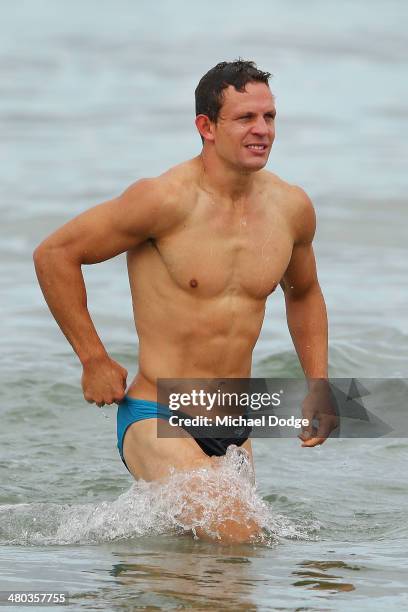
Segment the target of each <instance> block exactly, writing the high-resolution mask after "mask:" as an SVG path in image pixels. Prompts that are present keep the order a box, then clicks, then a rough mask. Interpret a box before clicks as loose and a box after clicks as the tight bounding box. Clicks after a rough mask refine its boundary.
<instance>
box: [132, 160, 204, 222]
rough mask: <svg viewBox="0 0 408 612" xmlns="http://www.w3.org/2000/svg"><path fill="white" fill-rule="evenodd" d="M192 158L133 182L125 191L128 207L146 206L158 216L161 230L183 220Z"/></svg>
mask: <svg viewBox="0 0 408 612" xmlns="http://www.w3.org/2000/svg"><path fill="white" fill-rule="evenodd" d="M191 172H192V170H191V168H190V164H189V162H184V163H183V164H178V165H177V166H174V167H172V168H170V169H169V170H167V171H166V172H164V173H163V174H160V175H159V176H155V177H148V178H140V179H138V180H136V181H135V182H134V183H132V184H131V185H130V186H129V187H128V188H127V189H126V190H125V191H124V193H123V194H122V196H121V199H122V200H123V201H125V202H126V204H127V209H128V210H129V211H132V210H134V211H135V212H136V211H137V209H139V210H140V209H141V208H142V209H143V211H145V213H146V214H149V215H151V216H152V217H153V218H154V219H155V220H156V223H155V225H156V227H157V228H158V233H161V232H162V231H165V230H167V229H170V228H171V227H173V226H175V225H177V224H178V223H180V222H182V221H183V220H184V219H185V217H186V215H187V214H188V207H187V206H186V201H188V195H189V194H188V192H189V186H190V189H191V187H192V186H193V181H192V180H189V178H188V175H189V173H190V174H191Z"/></svg>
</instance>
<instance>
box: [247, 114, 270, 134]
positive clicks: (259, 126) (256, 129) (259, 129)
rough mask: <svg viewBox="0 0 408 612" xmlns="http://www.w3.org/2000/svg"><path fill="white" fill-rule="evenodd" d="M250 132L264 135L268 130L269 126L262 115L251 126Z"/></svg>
mask: <svg viewBox="0 0 408 612" xmlns="http://www.w3.org/2000/svg"><path fill="white" fill-rule="evenodd" d="M251 131H252V133H253V134H259V135H260V136H264V135H266V134H268V132H269V126H268V124H267V122H266V121H265V119H264V117H259V118H258V119H257V120H256V121H255V123H254V124H253V126H252V130H251Z"/></svg>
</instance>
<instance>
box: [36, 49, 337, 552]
mask: <svg viewBox="0 0 408 612" xmlns="http://www.w3.org/2000/svg"><path fill="white" fill-rule="evenodd" d="M269 77H270V74H269V73H265V72H262V71H260V70H258V69H257V67H256V66H255V64H254V63H253V62H245V61H243V60H238V61H236V62H230V63H227V62H222V63H220V64H218V65H217V66H215V67H214V68H212V69H211V70H210V71H209V72H208V73H207V74H206V75H204V77H203V78H202V79H201V80H200V83H199V85H198V87H197V89H196V126H197V129H198V131H199V133H200V136H201V139H202V142H203V148H202V151H201V154H200V155H198V156H197V157H195V158H193V159H191V160H189V161H186V162H184V163H182V164H180V165H177V166H175V167H173V168H171V169H170V170H168V171H167V172H165V173H164V174H162V175H160V176H159V177H157V178H148V179H141V180H138V181H137V182H135V183H134V184H133V185H131V186H130V187H129V188H128V189H126V191H124V193H123V194H122V195H120V196H119V197H116V198H114V199H112V200H109V201H107V202H104V203H102V204H100V205H98V206H95V207H94V208H91V209H90V210H88V211H86V212H84V213H83V214H81V215H79V216H78V217H76V218H75V219H73V220H72V221H70V222H69V223H67V224H66V225H64V226H63V227H61V228H60V229H58V230H57V231H56V232H54V233H53V234H52V235H51V236H49V237H48V238H47V239H46V240H44V241H43V242H42V243H41V244H40V245H39V246H38V247H37V249H36V250H35V252H34V261H35V266H36V271H37V275H38V279H39V282H40V285H41V288H42V291H43V293H44V296H45V299H46V301H47V303H48V306H49V308H50V310H51V312H52V314H53V316H54V317H55V319H56V321H57V322H58V324H59V326H60V327H61V329H62V331H63V333H64V334H65V336H66V337H67V339H68V341H69V342H70V343H71V345H72V347H73V349H74V351H75V352H76V354H77V355H78V357H79V359H80V361H81V364H82V366H83V375H82V388H83V392H84V397H85V399H86V400H87V401H88V402H90V403H96V404H97V405H98V406H103V405H104V404H112V403H120V406H119V415H118V437H119V443H118V446H119V449H120V452H121V456H122V459H123V460H124V461H125V464H126V466H127V467H128V469H129V471H130V472H131V473H132V474H133V475H134V477H135V478H137V479H138V478H142V479H144V480H156V479H161V478H164V477H166V475H167V474H168V472H169V468H170V467H174V468H175V469H177V470H190V469H192V468H196V467H199V466H203V465H207V464H209V462H211V461H212V459H210V455H213V454H218V455H221V454H222V453H225V450H226V448H221V450H219V449H218V451H212V450H211V449H208V448H206V447H205V445H200V444H199V443H197V442H196V441H195V439H194V438H192V437H190V436H184V437H179V438H174V437H171V438H163V437H161V438H159V437H158V436H157V427H156V426H157V417H161V418H164V419H166V418H167V415H166V414H160V412H158V410H159V408H158V406H157V404H156V402H157V387H156V381H157V379H158V378H219V377H225V378H227V377H229V378H249V377H250V376H251V361H252V351H253V348H254V346H255V343H256V341H257V339H258V336H259V333H260V330H261V326H262V322H263V318H264V313H265V302H266V299H267V297H268V296H269V295H270V294H271V293H272V292H273V291H274V290H275V289H276V287H277V285H278V284H279V283H280V284H281V287H282V289H283V292H284V295H285V301H286V311H287V320H288V326H289V330H290V333H291V336H292V339H293V342H294V345H295V348H296V351H297V354H298V356H299V359H300V362H301V365H302V367H303V370H304V373H305V375H306V377H307V378H309V379H312V378H313V379H322V378H323V379H325V378H326V377H327V317H326V308H325V303H324V299H323V296H322V292H321V290H320V287H319V283H318V279H317V275H316V266H315V259H314V255H313V248H312V240H313V236H314V232H315V215H314V211H313V207H312V204H311V201H310V199H309V198H308V196H307V195H306V194H305V192H304V191H303V190H302V189H301V188H299V187H297V186H293V185H289V184H288V183H286V182H285V181H283V180H282V179H280V178H279V177H278V176H276V175H275V174H273V173H271V172H268V171H266V170H263V168H264V166H265V164H266V163H267V160H268V157H269V153H270V151H271V147H272V144H273V141H274V138H275V114H276V110H275V103H274V97H273V95H272V93H271V91H270V88H269V85H268V79H269ZM123 252H127V261H128V271H129V280H130V289H131V293H132V299H133V309H134V317H135V324H136V330H137V334H138V337H139V370H138V373H137V375H136V377H135V378H134V380H133V381H132V382H131V384H130V386H129V388H128V389H127V394H126V396H125V393H126V386H127V384H126V377H127V372H126V370H125V369H124V368H123V367H122V366H121V365H120V364H118V363H117V362H115V361H114V360H113V359H111V357H109V355H108V353H107V352H106V349H105V348H104V346H103V344H102V342H101V340H100V338H99V336H98V334H97V331H96V329H95V327H94V325H93V323H92V320H91V318H90V315H89V312H88V310H87V298H86V289H85V285H84V280H83V276H82V272H81V266H82V265H86V264H95V263H99V262H102V261H105V260H107V259H110V258H112V257H115V256H116V255H118V254H119V253H123ZM311 392H312V393H313V387H312V389H311ZM312 412H313V410H312ZM312 416H317V417H319V415H318V414H314V415H313V414H312ZM152 417H153V418H152ZM330 429H332V427H331V425H330V424H329V423H328V422H327V421H326V420H325V419H320V421H319V430H318V431H317V432H316V430H314V429H312V426H310V428H309V429H308V430H305V431H304V432H303V434H302V436H301V438H302V439H303V445H304V446H314V445H316V444H321V443H322V442H323V441H324V440H325V439H326V438H327V437H328V435H329V433H330ZM238 443H241V444H242V447H243V448H245V449H246V450H247V451H248V453H249V454H250V456H251V457H252V455H251V444H250V440H249V439H247V440H245V441H241V442H238ZM251 530H252V528H250V527H248V525H242V531H241V532H240V533H239V534H238V535H237V534H235V535H232V536H231V539H233V540H234V539H235V540H238V541H242V540H245V539H248V538H249V535H250V532H251ZM252 531H253V530H252ZM243 534H244V535H243Z"/></svg>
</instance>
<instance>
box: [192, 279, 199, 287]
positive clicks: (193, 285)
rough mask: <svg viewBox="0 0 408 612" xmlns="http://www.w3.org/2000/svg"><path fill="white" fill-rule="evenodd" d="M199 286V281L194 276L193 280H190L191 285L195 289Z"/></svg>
mask: <svg viewBox="0 0 408 612" xmlns="http://www.w3.org/2000/svg"><path fill="white" fill-rule="evenodd" d="M197 286H198V282H197V281H196V279H195V278H192V279H191V281H190V287H193V289H194V288H195V287H197Z"/></svg>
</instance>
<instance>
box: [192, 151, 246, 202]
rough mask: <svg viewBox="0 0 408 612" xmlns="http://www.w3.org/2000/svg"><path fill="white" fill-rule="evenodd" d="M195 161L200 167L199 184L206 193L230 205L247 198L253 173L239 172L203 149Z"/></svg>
mask: <svg viewBox="0 0 408 612" xmlns="http://www.w3.org/2000/svg"><path fill="white" fill-rule="evenodd" d="M197 159H198V162H199V163H200V165H201V177H200V179H201V180H200V184H201V186H202V188H203V189H205V190H206V191H211V193H213V194H214V195H217V196H219V197H221V198H225V199H227V200H230V201H231V202H232V203H235V202H239V201H240V200H242V199H245V198H247V197H248V195H249V194H250V192H251V191H252V189H253V184H254V180H255V176H254V175H255V173H254V172H239V171H238V170H237V169H236V168H234V167H232V166H230V165H228V164H226V163H225V162H223V160H221V159H220V158H219V157H217V158H216V159H215V158H214V156H213V155H212V154H211V153H208V152H207V151H206V150H205V149H203V150H202V152H201V154H200V155H199V156H198V158H197Z"/></svg>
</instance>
